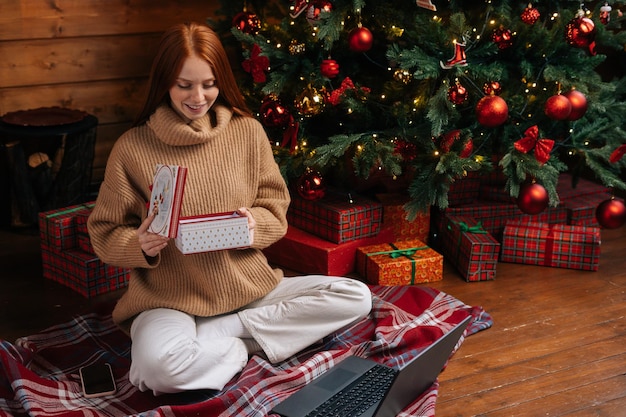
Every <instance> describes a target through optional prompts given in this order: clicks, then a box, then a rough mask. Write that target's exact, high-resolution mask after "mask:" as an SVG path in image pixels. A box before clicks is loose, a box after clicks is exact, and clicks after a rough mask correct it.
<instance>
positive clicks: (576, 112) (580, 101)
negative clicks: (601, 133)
mask: <svg viewBox="0 0 626 417" xmlns="http://www.w3.org/2000/svg"><path fill="white" fill-rule="evenodd" d="M563 95H564V96H565V97H567V99H568V100H569V102H570V104H571V105H572V111H571V112H570V114H569V116H568V117H567V120H570V121H574V120H578V119H580V118H581V117H583V116H584V115H585V113H586V112H587V97H585V95H584V94H583V93H581V92H580V91H578V90H570V91H568V92H567V93H565V94H563Z"/></svg>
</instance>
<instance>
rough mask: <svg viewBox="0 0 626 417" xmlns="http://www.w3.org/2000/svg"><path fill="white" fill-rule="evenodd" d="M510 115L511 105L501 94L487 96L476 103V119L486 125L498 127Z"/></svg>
mask: <svg viewBox="0 0 626 417" xmlns="http://www.w3.org/2000/svg"><path fill="white" fill-rule="evenodd" d="M508 117H509V106H508V105H507V104H506V101H504V99H503V98H501V97H499V96H485V97H483V98H481V99H480V100H479V101H478V103H477V104H476V119H477V120H478V123H480V124H481V125H483V126H485V127H497V126H500V125H501V124H502V123H504V122H506V120H507V119H508Z"/></svg>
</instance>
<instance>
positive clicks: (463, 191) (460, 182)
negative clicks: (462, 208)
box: [448, 172, 480, 206]
mask: <svg viewBox="0 0 626 417" xmlns="http://www.w3.org/2000/svg"><path fill="white" fill-rule="evenodd" d="M479 196H480V174H478V173H477V172H468V173H467V176H466V177H465V178H460V179H457V180H456V181H454V182H453V183H452V184H450V189H449V190H448V205H450V206H458V205H462V204H470V203H472V202H474V201H475V200H476V199H478V197H479Z"/></svg>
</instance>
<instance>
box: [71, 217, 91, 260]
mask: <svg viewBox="0 0 626 417" xmlns="http://www.w3.org/2000/svg"><path fill="white" fill-rule="evenodd" d="M90 213H91V210H89V211H86V210H84V211H83V210H81V211H79V212H78V213H77V214H76V218H75V219H74V221H75V222H76V245H77V246H78V248H79V249H80V250H82V251H83V252H86V253H90V254H92V255H95V254H96V253H95V252H94V250H93V246H91V239H89V231H88V230H87V220H88V219H89V214H90Z"/></svg>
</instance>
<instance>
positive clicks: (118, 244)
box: [88, 23, 371, 395]
mask: <svg viewBox="0 0 626 417" xmlns="http://www.w3.org/2000/svg"><path fill="white" fill-rule="evenodd" d="M148 87H149V89H148V94H147V97H146V100H145V103H144V105H143V108H142V110H141V112H140V113H139V115H138V117H137V119H136V121H135V123H134V125H133V127H132V128H131V129H130V130H129V131H127V132H126V133H124V134H123V135H122V136H121V137H120V138H119V140H118V141H117V142H116V143H115V146H114V147H113V149H112V151H111V154H110V156H109V159H108V162H107V167H106V172H105V176H104V181H103V183H102V185H101V188H100V191H99V194H98V197H97V200H96V205H95V208H94V210H93V212H92V214H91V216H90V217H89V222H88V227H89V234H90V237H91V240H92V243H93V247H94V249H95V251H96V254H97V255H98V256H99V257H100V259H101V260H102V261H103V262H105V263H108V264H111V265H116V266H120V267H125V268H130V270H131V276H130V281H129V286H128V290H127V292H126V293H125V294H124V295H123V296H122V297H121V298H120V300H119V301H118V303H117V305H116V306H115V309H114V311H113V319H114V321H115V322H116V323H118V324H119V325H120V326H121V327H122V328H123V329H124V330H126V331H127V332H128V333H129V334H130V336H131V339H132V350H131V357H132V362H131V368H130V380H131V382H132V383H133V384H134V385H136V386H137V387H139V389H140V390H142V391H145V390H152V391H153V392H154V394H155V395H158V394H161V393H172V392H178V391H183V390H192V389H216V390H220V389H222V388H223V387H224V385H225V384H226V383H227V382H228V381H229V380H230V379H231V378H232V377H233V376H235V375H236V374H237V373H238V372H240V371H241V370H242V369H243V367H244V366H245V364H246V363H247V360H248V355H250V354H252V353H255V352H261V351H262V352H263V353H264V354H265V355H266V356H267V358H268V360H270V361H271V362H279V361H282V360H284V359H286V358H288V357H289V356H291V355H293V354H295V353H296V352H298V351H300V350H302V349H303V348H305V347H307V346H309V345H311V344H312V343H314V342H316V341H318V340H320V339H321V338H323V337H325V336H327V335H328V334H330V333H332V332H334V331H336V330H338V329H340V328H342V327H344V326H348V325H350V324H351V323H354V322H355V321H357V320H359V319H361V318H363V317H365V316H366V315H367V314H368V313H369V311H370V309H371V293H370V292H369V289H368V288H367V286H366V285H364V284H363V283H361V282H358V281H356V280H352V279H348V278H340V277H326V276H318V275H315V276H301V277H290V278H285V277H283V273H282V271H281V270H278V269H272V268H271V267H270V265H269V264H268V263H267V260H266V258H265V257H264V255H263V253H262V252H261V249H263V248H265V247H267V246H269V245H271V244H272V243H274V242H276V241H277V240H278V239H280V238H281V237H282V236H283V235H284V234H285V233H286V230H287V222H286V211H287V207H288V205H289V201H290V200H289V193H288V190H287V187H286V185H285V182H284V180H283V178H282V177H281V174H280V172H279V169H278V167H277V164H276V163H275V161H274V158H273V155H272V150H271V146H270V144H269V140H268V138H267V136H266V134H265V132H264V130H263V127H262V126H261V125H260V123H259V122H258V121H257V120H256V119H254V118H253V117H252V116H251V113H250V111H249V110H248V109H247V107H246V104H245V102H244V99H243V96H242V94H241V92H240V91H239V89H238V87H237V84H236V82H235V78H234V75H233V73H232V70H231V68H230V65H229V62H228V58H227V55H226V53H225V51H224V48H223V46H222V44H221V42H220V40H219V38H218V36H217V35H216V34H215V32H213V31H212V30H211V29H209V28H208V27H206V26H204V25H201V24H196V23H191V24H181V25H177V26H174V27H172V28H170V29H169V30H168V31H166V33H165V34H164V36H163V38H162V40H161V43H160V46H159V50H158V52H157V55H156V58H155V61H154V63H153V65H152V70H151V74H150V80H149V86H148ZM157 163H163V164H169V165H180V166H185V167H187V168H188V175H187V182H186V186H185V192H184V196H183V204H182V212H181V216H193V215H201V214H208V213H221V212H228V211H234V210H237V211H238V212H239V213H240V214H241V215H245V216H247V218H248V225H249V228H250V231H251V237H252V244H251V247H250V248H248V249H234V250H224V251H217V252H205V253H201V254H193V255H183V254H181V253H180V252H179V251H178V249H176V247H175V245H173V244H171V242H170V241H168V239H167V238H164V237H162V236H160V235H157V234H154V233H150V232H148V227H149V226H150V223H151V222H152V220H153V218H154V215H153V214H151V215H148V210H147V204H148V201H149V199H150V185H151V183H152V180H153V176H154V170H155V166H156V164H157Z"/></svg>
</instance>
